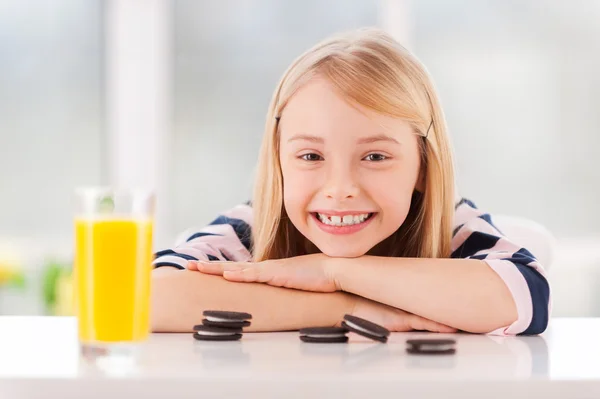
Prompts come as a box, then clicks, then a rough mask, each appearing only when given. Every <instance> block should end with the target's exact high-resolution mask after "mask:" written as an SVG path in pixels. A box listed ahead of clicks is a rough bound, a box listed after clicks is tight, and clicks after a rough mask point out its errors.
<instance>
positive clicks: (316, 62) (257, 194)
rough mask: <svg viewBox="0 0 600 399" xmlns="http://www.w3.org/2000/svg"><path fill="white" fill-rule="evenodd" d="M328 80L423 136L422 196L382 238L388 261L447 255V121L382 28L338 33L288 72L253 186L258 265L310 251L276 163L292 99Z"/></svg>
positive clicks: (415, 64) (422, 76) (424, 77)
mask: <svg viewBox="0 0 600 399" xmlns="http://www.w3.org/2000/svg"><path fill="white" fill-rule="evenodd" d="M316 75H319V76H323V77H325V78H327V79H328V80H329V81H330V82H331V83H332V84H333V85H334V87H335V88H336V89H337V90H339V92H340V93H342V94H343V96H344V97H346V98H347V99H348V101H349V102H351V103H352V102H354V103H356V104H360V105H362V106H364V107H366V108H367V109H370V110H373V111H375V112H377V113H380V114H383V115H387V116H392V117H396V118H401V119H403V120H405V121H407V122H408V123H410V124H411V126H412V127H413V129H414V131H415V133H416V134H418V135H420V136H421V138H420V140H419V142H420V144H419V146H420V149H421V174H422V176H423V177H424V190H423V192H422V193H417V192H415V194H414V195H413V199H412V203H411V207H410V210H409V213H408V216H407V218H406V220H405V222H404V223H403V224H402V226H401V227H400V228H399V229H398V230H397V231H396V232H395V233H394V234H392V236H390V237H389V238H388V239H386V240H384V241H385V242H387V245H386V246H385V247H386V248H387V250H386V252H385V253H384V255H385V256H403V257H427V258H440V257H448V256H450V241H451V238H452V222H453V218H454V167H453V161H452V151H451V147H450V143H449V138H448V134H447V128H446V122H445V119H444V115H443V113H442V109H441V106H440V103H439V100H438V96H437V94H436V92H435V89H434V86H433V83H432V81H431V79H430V77H429V75H428V73H427V71H426V70H425V68H424V66H423V65H422V64H421V63H420V62H419V61H418V60H417V59H416V58H415V57H414V56H413V55H412V54H410V52H408V50H406V49H405V48H404V47H402V46H401V45H400V44H399V43H398V42H396V41H395V40H394V39H393V38H392V37H391V36H389V35H388V34H386V33H385V32H383V31H381V30H379V29H372V28H371V29H360V30H357V31H353V32H349V33H345V34H341V35H335V36H332V37H331V38H328V39H326V40H325V41H323V42H321V43H319V44H317V45H316V46H314V47H313V48H311V49H310V50H308V51H307V52H305V53H304V54H302V55H301V56H300V57H298V58H297V59H296V60H295V61H294V62H293V63H292V65H290V67H289V68H288V69H287V71H286V72H285V74H284V75H283V77H282V78H281V81H280V82H279V84H278V85H277V88H276V89H275V92H274V94H273V98H272V100H271V104H270V106H269V110H268V112H267V120H266V126H265V133H264V137H263V142H262V146H261V149H260V153H259V161H258V167H257V174H256V182H255V186H254V198H253V208H254V227H253V232H252V235H253V236H252V241H253V257H254V260H255V261H262V260H267V259H280V258H287V257H292V256H298V255H303V254H305V253H306V246H305V245H300V244H299V242H300V241H302V240H303V239H304V238H303V237H302V236H301V234H300V232H299V231H298V230H297V229H296V228H295V227H294V225H293V224H292V223H291V221H290V220H289V218H288V217H287V215H286V212H285V208H284V205H283V176H282V172H281V166H280V163H279V130H278V121H279V116H280V115H281V113H282V111H283V109H284V108H285V106H286V104H287V103H288V101H289V100H290V98H291V97H292V96H293V95H294V93H295V92H296V91H297V90H298V89H299V88H300V87H302V85H304V84H305V83H307V82H308V81H309V80H310V79H311V78H313V77H314V76H316Z"/></svg>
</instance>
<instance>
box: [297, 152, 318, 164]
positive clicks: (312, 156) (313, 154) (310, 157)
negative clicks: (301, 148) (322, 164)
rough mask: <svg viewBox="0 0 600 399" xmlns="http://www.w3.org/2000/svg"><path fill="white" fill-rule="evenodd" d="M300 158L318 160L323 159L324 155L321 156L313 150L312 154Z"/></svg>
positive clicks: (310, 160) (311, 160)
mask: <svg viewBox="0 0 600 399" xmlns="http://www.w3.org/2000/svg"><path fill="white" fill-rule="evenodd" d="M300 159H303V160H305V161H309V162H316V161H322V160H323V157H322V156H320V155H319V154H315V153H314V152H311V153H310V154H304V155H301V156H300Z"/></svg>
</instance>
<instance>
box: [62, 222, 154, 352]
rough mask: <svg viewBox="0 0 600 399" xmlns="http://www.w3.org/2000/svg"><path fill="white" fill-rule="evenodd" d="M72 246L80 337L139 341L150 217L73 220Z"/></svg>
mask: <svg viewBox="0 0 600 399" xmlns="http://www.w3.org/2000/svg"><path fill="white" fill-rule="evenodd" d="M75 244H76V256H75V268H74V272H75V279H74V283H75V284H74V286H75V287H74V289H75V296H74V300H75V308H76V315H77V319H78V323H79V339H80V341H81V342H83V343H94V342H100V343H115V342H139V341H142V340H144V339H145V338H146V337H147V336H148V333H149V330H150V323H149V317H150V314H149V313H150V275H151V262H152V221H151V220H137V219H117V218H114V219H113V218H111V219H104V218H97V219H94V218H90V219H76V220H75Z"/></svg>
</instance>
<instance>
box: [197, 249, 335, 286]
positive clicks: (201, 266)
mask: <svg viewBox="0 0 600 399" xmlns="http://www.w3.org/2000/svg"><path fill="white" fill-rule="evenodd" d="M336 261H337V259H336V258H330V257H328V256H326V255H323V254H314V255H305V256H296V257H293V258H286V259H274V260H267V261H264V262H213V261H210V262H202V261H191V262H189V263H188V269H189V270H197V271H199V272H202V273H206V274H214V275H218V276H223V278H225V279H226V280H229V281H234V282H240V283H265V284H269V285H273V286H276V287H285V288H295V289H298V290H304V291H317V292H335V291H338V290H339V286H338V284H337V282H336V281H335V278H334V272H333V269H334V268H333V265H334V262H336Z"/></svg>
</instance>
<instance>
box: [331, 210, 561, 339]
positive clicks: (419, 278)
mask: <svg viewBox="0 0 600 399" xmlns="http://www.w3.org/2000/svg"><path fill="white" fill-rule="evenodd" d="M455 220H456V228H455V233H454V237H453V239H452V251H453V253H452V255H451V257H452V258H454V259H402V258H395V259H394V258H375V257H361V258H357V259H344V260H342V262H340V263H337V264H336V265H335V267H334V269H335V270H336V272H334V274H335V276H337V277H336V278H337V280H338V283H339V285H340V286H341V288H342V289H343V290H346V291H349V292H353V293H355V294H357V295H362V296H365V297H367V298H370V299H373V300H376V301H380V302H383V303H386V304H389V305H391V306H396V307H399V308H401V309H405V310H407V311H409V312H411V313H415V314H418V315H420V316H423V317H426V318H428V319H432V320H435V321H438V322H440V323H443V324H447V325H449V326H453V327H456V328H458V329H461V330H466V331H470V332H492V333H497V334H511V335H512V334H540V333H542V332H543V331H544V330H545V329H546V327H547V325H548V319H549V313H550V287H549V284H548V281H547V280H546V277H545V272H544V269H543V268H542V266H541V265H540V264H539V262H538V261H537V259H536V258H535V257H534V256H533V255H532V254H531V253H530V252H529V251H528V250H527V249H525V248H522V247H520V246H519V245H517V244H515V243H513V242H511V241H510V240H508V239H507V238H506V237H504V236H503V235H502V233H501V232H500V231H499V230H498V229H497V228H496V227H495V226H494V224H493V223H492V220H491V217H490V215H488V214H485V213H483V212H481V211H479V210H478V209H477V208H476V207H475V205H474V204H473V203H471V202H470V201H468V200H462V201H461V202H460V203H459V204H458V205H457V209H456V215H455ZM338 265H339V266H342V267H337V266H338Z"/></svg>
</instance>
